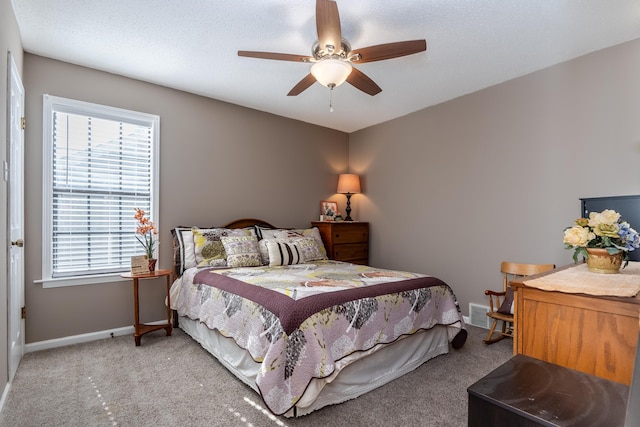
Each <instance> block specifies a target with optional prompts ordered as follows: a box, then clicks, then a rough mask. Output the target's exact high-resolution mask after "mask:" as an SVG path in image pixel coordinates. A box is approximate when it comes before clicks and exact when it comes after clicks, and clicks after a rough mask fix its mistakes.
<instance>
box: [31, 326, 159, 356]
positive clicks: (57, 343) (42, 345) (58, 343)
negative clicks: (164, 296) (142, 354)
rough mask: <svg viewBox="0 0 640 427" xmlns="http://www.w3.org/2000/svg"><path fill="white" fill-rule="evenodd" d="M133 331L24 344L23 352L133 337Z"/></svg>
mask: <svg viewBox="0 0 640 427" xmlns="http://www.w3.org/2000/svg"><path fill="white" fill-rule="evenodd" d="M163 323H167V321H166V320H158V321H157V322H148V323H147V324H149V325H161V324H163ZM134 332H135V330H134V329H133V326H125V327H123V328H116V329H108V330H105V331H97V332H89V333H87V334H81V335H72V336H68V337H63V338H55V339H52V340H45V341H38V342H34V343H30V344H25V346H24V352H25V353H32V352H34V351H40V350H48V349H50V348H57V347H64V346H67V345H72V344H80V343H83V342H89V341H96V340H101V339H104V338H113V337H117V336H121V335H133V333H134Z"/></svg>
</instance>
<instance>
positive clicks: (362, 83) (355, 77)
mask: <svg viewBox="0 0 640 427" xmlns="http://www.w3.org/2000/svg"><path fill="white" fill-rule="evenodd" d="M347 83H349V84H350V85H352V86H353V87H355V88H356V89H360V90H361V91H363V92H364V93H367V94H369V95H371V96H374V95H377V94H379V93H380V92H382V89H380V86H378V85H377V84H376V83H375V82H374V81H373V80H371V79H370V78H369V77H367V75H366V74H364V73H363V72H362V71H360V70H358V69H357V68H355V67H353V69H352V70H351V74H349V77H347Z"/></svg>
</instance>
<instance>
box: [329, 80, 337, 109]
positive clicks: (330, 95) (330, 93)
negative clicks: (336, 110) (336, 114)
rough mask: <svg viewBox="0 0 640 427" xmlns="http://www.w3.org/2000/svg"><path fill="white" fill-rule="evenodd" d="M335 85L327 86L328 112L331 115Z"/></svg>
mask: <svg viewBox="0 0 640 427" xmlns="http://www.w3.org/2000/svg"><path fill="white" fill-rule="evenodd" d="M334 87H336V86H335V85H332V86H329V112H330V113H333V88H334Z"/></svg>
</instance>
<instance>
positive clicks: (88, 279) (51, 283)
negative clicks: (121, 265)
mask: <svg viewBox="0 0 640 427" xmlns="http://www.w3.org/2000/svg"><path fill="white" fill-rule="evenodd" d="M125 280H127V279H123V278H122V277H120V273H109V274H100V275H94V276H75V277H61V278H55V279H41V280H34V281H33V283H39V284H42V287H43V288H62V287H65V286H81V285H96V284H99V283H114V282H123V281H125Z"/></svg>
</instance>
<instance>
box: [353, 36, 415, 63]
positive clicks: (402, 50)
mask: <svg viewBox="0 0 640 427" xmlns="http://www.w3.org/2000/svg"><path fill="white" fill-rule="evenodd" d="M425 50H427V41H426V40H424V39H422V40H408V41H404V42H395V43H385V44H379V45H376V46H369V47H365V48H362V49H356V50H353V51H351V53H350V54H349V57H350V58H352V57H354V56H355V55H358V56H360V59H356V58H353V59H351V60H352V61H353V62H354V63H356V64H363V63H365V62H373V61H382V60H383V59H391V58H398V57H400V56H406V55H412V54H414V53H418V52H424V51H425Z"/></svg>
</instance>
